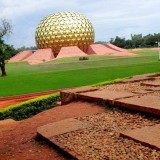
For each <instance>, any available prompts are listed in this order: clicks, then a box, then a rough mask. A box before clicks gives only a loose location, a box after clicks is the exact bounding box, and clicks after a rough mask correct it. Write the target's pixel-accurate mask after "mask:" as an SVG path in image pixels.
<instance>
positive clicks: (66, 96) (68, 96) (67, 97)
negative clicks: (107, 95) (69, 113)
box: [60, 87, 98, 105]
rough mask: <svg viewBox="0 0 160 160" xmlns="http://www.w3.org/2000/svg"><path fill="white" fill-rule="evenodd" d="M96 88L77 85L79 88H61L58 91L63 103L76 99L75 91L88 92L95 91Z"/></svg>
mask: <svg viewBox="0 0 160 160" xmlns="http://www.w3.org/2000/svg"><path fill="white" fill-rule="evenodd" d="M96 90H98V88H96V87H79V88H73V89H67V90H63V91H61V92H60V95H61V102H62V104H63V105H64V104H68V103H70V102H72V101H75V100H76V94H77V93H84V92H90V91H96Z"/></svg>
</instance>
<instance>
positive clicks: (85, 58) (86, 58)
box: [79, 57, 89, 61]
mask: <svg viewBox="0 0 160 160" xmlns="http://www.w3.org/2000/svg"><path fill="white" fill-rule="evenodd" d="M79 60H80V61H84V60H89V57H79Z"/></svg>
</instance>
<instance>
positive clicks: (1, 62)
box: [0, 19, 12, 77]
mask: <svg viewBox="0 0 160 160" xmlns="http://www.w3.org/2000/svg"><path fill="white" fill-rule="evenodd" d="M11 33H12V25H11V24H10V22H9V21H8V20H6V19H1V20H0V68H1V72H2V75H1V76H2V77H4V76H6V75H7V74H6V69H5V64H6V60H7V59H8V53H7V49H8V47H9V46H8V45H6V44H5V43H4V41H3V40H2V39H3V38H4V37H5V36H9V35H10V34H11Z"/></svg>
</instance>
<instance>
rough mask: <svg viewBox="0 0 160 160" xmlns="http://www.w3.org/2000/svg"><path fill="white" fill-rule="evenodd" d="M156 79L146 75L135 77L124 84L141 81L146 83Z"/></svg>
mask: <svg viewBox="0 0 160 160" xmlns="http://www.w3.org/2000/svg"><path fill="white" fill-rule="evenodd" d="M154 79H155V78H154V77H149V76H146V75H141V76H133V77H131V78H129V79H127V80H124V81H122V82H123V83H129V82H140V81H146V80H154Z"/></svg>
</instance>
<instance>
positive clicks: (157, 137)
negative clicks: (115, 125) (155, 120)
mask: <svg viewBox="0 0 160 160" xmlns="http://www.w3.org/2000/svg"><path fill="white" fill-rule="evenodd" d="M120 136H122V137H125V138H129V139H132V140H134V141H136V142H140V143H142V144H143V145H145V146H147V147H150V148H152V149H157V150H160V124H157V125H154V126H146V127H142V128H137V129H130V130H126V131H123V132H121V133H120Z"/></svg>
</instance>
